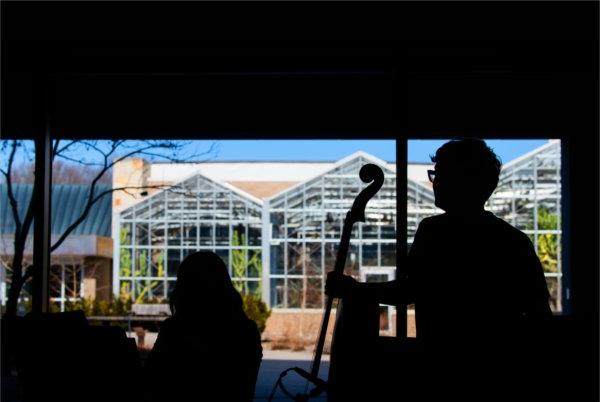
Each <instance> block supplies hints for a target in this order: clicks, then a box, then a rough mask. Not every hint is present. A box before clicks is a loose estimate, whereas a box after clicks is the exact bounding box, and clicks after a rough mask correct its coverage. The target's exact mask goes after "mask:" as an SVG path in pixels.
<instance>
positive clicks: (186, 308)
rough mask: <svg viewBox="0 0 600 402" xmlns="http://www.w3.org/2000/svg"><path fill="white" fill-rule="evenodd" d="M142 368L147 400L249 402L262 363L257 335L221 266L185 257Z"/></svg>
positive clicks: (206, 255)
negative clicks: (165, 316) (166, 313)
mask: <svg viewBox="0 0 600 402" xmlns="http://www.w3.org/2000/svg"><path fill="white" fill-rule="evenodd" d="M170 305H171V311H172V314H173V316H172V317H170V318H168V319H167V320H165V321H164V322H163V324H162V325H161V328H160V332H159V334H158V338H157V340H156V343H155V344H154V348H153V349H152V351H151V352H150V354H149V356H148V359H147V362H146V365H145V370H146V379H147V386H148V394H149V396H150V397H151V398H153V399H157V400H165V401H166V400H169V401H182V400H186V401H232V400H234V401H251V400H252V399H253V397H254V388H255V384H256V378H257V375H258V368H259V365H260V361H261V358H262V347H261V343H260V333H259V331H258V329H257V327H256V324H255V323H254V322H253V321H251V320H250V319H248V318H247V317H246V314H245V313H244V311H243V309H242V299H241V296H240V294H239V293H238V292H237V291H236V290H235V288H234V287H233V284H232V283H231V278H230V277H229V274H228V272H227V267H226V266H225V264H224V262H223V260H221V258H219V256H218V255H216V254H215V253H213V252H208V251H201V252H197V253H194V254H191V255H189V256H188V257H186V258H185V259H184V260H183V262H182V263H181V265H180V266H179V269H178V271H177V283H176V284H175V289H174V291H173V292H172V294H171V296H170Z"/></svg>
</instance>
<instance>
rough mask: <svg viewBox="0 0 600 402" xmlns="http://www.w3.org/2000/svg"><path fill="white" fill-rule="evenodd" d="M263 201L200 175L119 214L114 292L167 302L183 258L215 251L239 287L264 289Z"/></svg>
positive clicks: (257, 290) (254, 290)
mask: <svg viewBox="0 0 600 402" xmlns="http://www.w3.org/2000/svg"><path fill="white" fill-rule="evenodd" d="M261 204H262V203H261V201H260V200H258V199H256V198H254V197H253V196H251V195H249V194H245V193H243V192H242V191H241V190H239V189H236V188H234V187H231V186H229V185H227V184H226V183H225V184H219V183H215V182H213V181H211V180H209V179H207V178H205V177H202V176H200V175H194V176H192V177H190V178H188V179H186V180H184V181H183V182H181V183H179V184H177V185H175V186H172V187H170V188H169V189H167V190H163V191H160V192H158V193H155V194H153V195H150V196H149V197H148V198H147V199H145V200H144V201H142V202H140V203H138V204H136V205H134V206H131V207H129V208H127V209H125V210H124V211H122V212H121V213H120V214H118V222H117V226H116V227H117V228H118V230H119V244H120V246H119V247H115V252H116V253H117V254H118V255H116V256H115V259H114V261H115V262H118V266H117V267H116V268H117V269H115V270H114V273H115V278H114V290H115V292H119V293H120V294H121V295H122V296H130V297H131V298H132V299H133V300H134V301H135V302H143V301H147V300H152V299H158V300H161V299H162V300H165V299H166V298H167V296H168V295H169V293H170V291H171V290H172V287H173V285H174V284H175V280H176V279H177V278H176V277H177V267H178V266H179V263H180V262H181V260H182V259H183V258H185V257H186V256H187V255H188V254H190V253H192V252H194V251H197V250H210V251H214V252H215V253H217V254H218V255H219V256H220V257H221V258H222V259H223V261H225V263H226V264H227V266H228V268H229V272H230V275H231V277H232V279H233V281H234V284H235V286H236V288H237V289H238V290H239V291H250V292H259V291H260V278H261V275H262V274H261V271H262V261H261V237H262V233H261V229H262V225H261V213H262V205H261Z"/></svg>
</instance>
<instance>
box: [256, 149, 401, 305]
mask: <svg viewBox="0 0 600 402" xmlns="http://www.w3.org/2000/svg"><path fill="white" fill-rule="evenodd" d="M367 163H377V164H378V165H380V166H381V167H382V169H383V170H384V174H385V181H384V185H383V187H382V188H381V190H380V191H379V192H378V193H377V195H376V196H375V197H374V198H372V199H371V201H369V203H368V204H367V209H366V222H365V223H362V222H360V223H358V224H357V225H355V226H354V228H353V231H352V238H351V241H350V248H349V250H348V258H347V261H346V269H345V273H347V274H350V275H353V276H354V277H356V278H357V279H359V278H360V274H361V272H362V271H364V270H368V269H381V268H384V269H385V268H389V269H390V270H394V269H395V266H396V173H395V171H394V169H393V166H391V167H392V168H390V166H389V165H388V164H386V163H385V162H382V161H378V160H374V159H371V158H369V157H366V156H356V157H354V158H352V159H350V160H345V161H344V160H343V161H340V162H339V163H338V164H337V166H336V167H335V168H333V169H331V170H329V171H327V172H325V173H324V174H323V175H321V176H318V177H316V178H314V179H312V180H309V181H307V182H305V183H302V184H300V185H298V186H295V187H293V188H292V189H290V190H288V191H286V192H285V193H283V194H280V195H278V196H275V197H274V198H272V199H270V200H269V201H268V204H269V205H268V210H269V222H267V224H268V225H269V226H270V230H269V232H270V239H269V249H270V302H271V306H272V307H278V308H321V307H322V306H323V295H324V293H323V288H324V278H325V275H326V273H327V272H328V271H331V270H333V267H334V264H335V257H336V255H337V250H338V245H339V241H340V237H341V233H342V225H343V219H344V218H345V216H346V213H347V212H348V211H349V210H350V208H351V207H352V203H353V202H354V200H355V198H356V196H357V195H358V193H359V192H360V191H361V190H362V189H363V188H364V187H365V186H366V185H365V184H364V183H363V182H362V181H361V180H360V179H359V176H358V174H359V171H360V168H361V167H362V166H363V165H364V164H367Z"/></svg>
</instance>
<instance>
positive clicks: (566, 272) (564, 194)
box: [559, 137, 573, 315]
mask: <svg viewBox="0 0 600 402" xmlns="http://www.w3.org/2000/svg"><path fill="white" fill-rule="evenodd" d="M560 156H561V162H560V175H561V180H560V182H561V203H560V217H561V220H560V228H561V236H560V237H561V248H560V259H561V261H562V264H561V274H562V275H561V276H560V279H559V280H560V281H561V282H562V286H561V296H562V313H563V314H564V315H570V314H572V313H573V294H572V293H571V292H572V284H571V283H572V282H571V281H572V277H571V179H572V177H571V143H570V139H569V138H564V137H563V138H561V143H560Z"/></svg>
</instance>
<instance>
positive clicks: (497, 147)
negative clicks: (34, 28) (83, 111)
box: [0, 140, 546, 167]
mask: <svg viewBox="0 0 600 402" xmlns="http://www.w3.org/2000/svg"><path fill="white" fill-rule="evenodd" d="M29 142H30V141H28V142H27V143H29ZM444 142H445V140H412V141H409V143H408V161H409V162H427V163H428V162H430V159H429V156H430V155H432V154H434V153H435V151H436V149H437V148H439V147H440V146H441V145H442V144H443V143H444ZM0 143H2V144H4V142H3V141H0ZM132 143H134V142H132ZM487 143H488V145H490V146H491V147H492V148H493V149H494V151H495V152H496V153H497V154H498V156H500V158H501V160H502V162H503V163H506V162H509V161H511V160H512V159H514V158H516V157H518V156H520V155H523V154H524V153H527V152H529V151H531V150H533V149H535V148H537V147H539V146H540V145H542V144H544V143H546V140H490V141H487ZM211 145H214V146H215V152H213V153H211V154H210V155H203V156H201V157H199V158H196V157H192V159H197V160H205V161H215V160H222V161H231V160H238V161H239V160H263V161H275V160H283V161H286V160H288V161H289V160H294V161H337V160H339V159H341V158H343V157H345V156H348V155H350V154H352V153H354V152H356V151H360V150H362V151H365V152H367V153H370V154H372V155H374V156H376V157H378V158H380V159H383V160H385V161H388V162H394V161H395V160H396V145H395V141H393V140H222V141H219V140H214V141H211V140H198V141H191V142H190V143H189V144H188V145H187V146H186V147H185V152H184V154H185V155H199V154H202V152H205V151H206V150H208V149H209V148H210V147H211ZM27 148H30V149H29V155H30V156H31V155H33V153H32V152H31V151H32V150H33V146H32V144H28V145H27V147H26V149H27ZM24 150H25V149H21V150H20V152H18V154H17V161H19V162H20V161H24V160H26V159H27V158H26V157H25V154H24V153H23V151H24ZM8 151H9V149H8V148H5V147H0V159H1V160H4V161H5V160H6V158H7V156H8ZM72 157H74V158H77V159H79V158H86V159H90V160H94V158H97V157H98V155H97V154H94V152H91V151H89V150H88V151H86V150H84V149H77V150H76V152H75V154H74V155H72ZM181 157H183V158H185V156H183V155H181ZM29 159H31V158H29ZM157 159H161V158H157ZM2 167H4V166H2Z"/></svg>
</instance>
